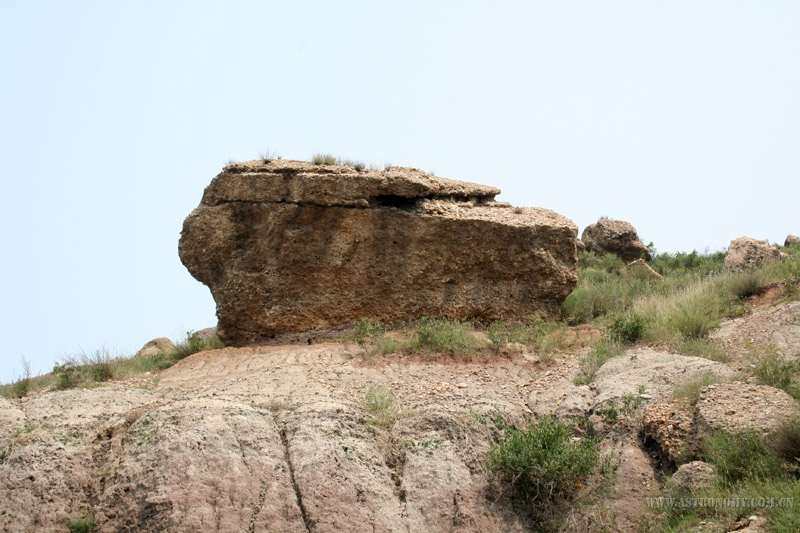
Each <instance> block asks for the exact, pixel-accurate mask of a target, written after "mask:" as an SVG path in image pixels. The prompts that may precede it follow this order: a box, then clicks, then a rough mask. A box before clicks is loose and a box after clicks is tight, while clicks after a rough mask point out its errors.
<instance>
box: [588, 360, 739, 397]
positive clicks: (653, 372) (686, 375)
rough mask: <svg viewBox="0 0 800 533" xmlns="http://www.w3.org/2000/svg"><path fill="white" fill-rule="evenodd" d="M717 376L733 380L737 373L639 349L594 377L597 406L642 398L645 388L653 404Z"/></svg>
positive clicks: (713, 364)
mask: <svg viewBox="0 0 800 533" xmlns="http://www.w3.org/2000/svg"><path fill="white" fill-rule="evenodd" d="M707 374H713V375H716V376H718V377H719V378H720V379H722V380H724V379H730V378H732V377H733V376H734V372H733V370H731V369H730V368H729V367H727V366H725V365H724V364H722V363H717V362H715V361H710V360H708V359H703V358H702V357H692V356H687V355H678V354H673V353H667V352H660V351H657V350H652V349H650V348H636V349H631V350H628V351H626V352H625V355H622V356H620V357H614V358H612V359H609V360H608V361H607V362H606V363H605V364H603V366H601V367H600V369H599V370H598V371H597V373H596V374H595V375H594V383H595V385H596V387H597V397H596V398H595V405H600V404H602V403H605V402H608V401H615V400H619V399H621V398H623V397H624V396H634V397H636V396H639V394H640V390H641V389H643V390H644V391H645V393H646V394H647V395H648V396H649V397H650V398H649V399H648V402H649V401H651V400H652V401H655V402H657V401H661V400H664V399H666V398H667V397H669V396H671V394H672V392H673V390H674V389H675V387H676V386H677V385H679V384H681V383H685V382H687V381H691V380H693V379H697V378H699V377H701V376H704V375H707Z"/></svg>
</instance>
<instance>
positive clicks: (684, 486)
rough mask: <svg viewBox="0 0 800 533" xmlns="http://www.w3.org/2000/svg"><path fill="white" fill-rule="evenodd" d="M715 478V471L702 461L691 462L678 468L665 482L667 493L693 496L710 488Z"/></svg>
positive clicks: (711, 466)
mask: <svg viewBox="0 0 800 533" xmlns="http://www.w3.org/2000/svg"><path fill="white" fill-rule="evenodd" d="M716 476H717V469H716V468H714V466H713V465H710V464H708V463H704V462H703V461H692V462H691V463H686V464H685V465H681V466H680V467H678V471H677V472H675V473H674V474H673V475H672V477H671V478H669V480H668V481H667V484H666V486H665V487H664V488H665V489H667V492H669V493H671V494H675V495H678V494H695V493H696V492H698V491H700V490H702V489H704V488H707V487H709V486H711V484H712V483H713V482H714V478H716Z"/></svg>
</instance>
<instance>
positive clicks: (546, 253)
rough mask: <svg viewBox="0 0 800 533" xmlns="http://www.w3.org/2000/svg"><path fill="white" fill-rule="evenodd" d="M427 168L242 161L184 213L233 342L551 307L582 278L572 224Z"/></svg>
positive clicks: (193, 259)
mask: <svg viewBox="0 0 800 533" xmlns="http://www.w3.org/2000/svg"><path fill="white" fill-rule="evenodd" d="M499 193H500V191H499V190H498V189H496V188H494V187H488V186H484V185H477V184H473V183H465V182H460V181H455V180H449V179H443V178H438V177H435V176H433V175H431V174H427V173H425V172H422V171H420V170H417V169H409V168H400V167H390V168H388V169H387V170H385V171H374V170H369V171H361V172H358V171H356V170H355V169H353V168H351V167H349V166H339V165H312V164H310V163H305V162H299V161H288V160H273V161H270V162H267V163H265V162H262V161H251V162H247V163H238V164H232V165H229V166H227V167H225V169H223V171H222V173H220V174H219V175H218V176H217V177H216V178H214V180H213V181H212V182H211V184H210V185H209V186H208V187H207V188H206V190H205V194H204V195H203V199H202V201H201V203H200V205H199V206H198V207H197V208H196V209H195V210H194V211H193V212H192V213H191V214H190V215H189V217H188V218H187V219H186V221H185V222H184V226H183V232H182V234H181V240H180V247H179V251H180V257H181V260H182V261H183V264H184V265H186V267H187V268H188V269H189V271H190V272H191V274H192V275H193V276H194V277H195V278H196V279H198V280H199V281H201V282H202V283H204V284H206V285H207V286H208V287H209V288H210V290H211V293H212V295H213V297H214V300H215V301H216V304H217V317H218V319H219V324H218V327H219V330H218V334H219V337H220V338H221V339H222V340H223V342H225V343H226V344H228V345H234V346H241V345H246V344H250V343H256V342H260V341H265V340H267V339H269V338H272V337H274V336H277V335H281V334H285V333H297V332H306V331H315V330H324V329H327V328H332V327H336V326H340V325H344V324H347V323H349V322H352V321H353V320H356V319H358V318H362V317H370V318H373V319H378V320H382V321H386V322H402V321H406V320H410V319H416V318H419V317H421V316H426V315H427V316H440V315H444V316H448V317H451V318H460V319H477V320H480V321H484V322H488V321H491V320H494V319H514V318H521V317H524V316H527V315H532V314H538V315H540V316H544V317H555V316H558V315H559V313H560V308H561V304H562V302H563V301H564V299H565V298H566V297H567V295H568V294H569V293H570V292H571V291H572V289H573V287H574V286H575V283H576V281H577V274H576V268H577V252H576V237H577V228H576V226H575V224H574V223H573V222H572V221H571V220H569V219H567V218H565V217H563V216H561V215H559V214H557V213H555V212H553V211H550V210H547V209H539V208H524V209H523V208H513V207H511V206H510V205H509V204H506V203H500V202H496V201H494V197H495V195H497V194H499Z"/></svg>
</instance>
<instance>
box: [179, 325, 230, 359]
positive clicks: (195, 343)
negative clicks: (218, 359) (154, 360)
mask: <svg viewBox="0 0 800 533" xmlns="http://www.w3.org/2000/svg"><path fill="white" fill-rule="evenodd" d="M224 347H225V345H224V344H222V341H221V340H219V337H218V336H217V334H216V333H212V334H210V335H198V334H197V333H195V332H193V331H187V332H186V340H184V341H183V342H180V343H178V344H177V345H175V348H173V349H172V350H171V351H170V352H168V354H169V356H170V358H171V359H172V360H173V361H174V362H175V363H177V362H178V361H180V360H181V359H184V358H185V357H188V356H190V355H192V354H195V353H198V352H203V351H206V350H219V349H221V348H224ZM173 364H174V363H173Z"/></svg>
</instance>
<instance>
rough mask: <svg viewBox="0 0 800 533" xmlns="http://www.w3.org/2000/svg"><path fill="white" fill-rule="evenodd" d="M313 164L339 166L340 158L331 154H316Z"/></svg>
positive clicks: (312, 160) (313, 157)
mask: <svg viewBox="0 0 800 533" xmlns="http://www.w3.org/2000/svg"><path fill="white" fill-rule="evenodd" d="M311 162H312V163H314V164H315V165H338V164H339V158H338V157H336V156H333V155H331V154H314V155H313V156H312V157H311Z"/></svg>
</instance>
